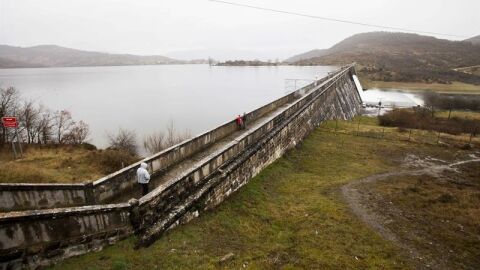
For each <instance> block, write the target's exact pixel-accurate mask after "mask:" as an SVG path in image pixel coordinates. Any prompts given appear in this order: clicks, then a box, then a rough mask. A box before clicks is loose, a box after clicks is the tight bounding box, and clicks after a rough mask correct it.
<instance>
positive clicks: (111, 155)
mask: <svg viewBox="0 0 480 270" xmlns="http://www.w3.org/2000/svg"><path fill="white" fill-rule="evenodd" d="M138 159H139V158H138V157H137V156H136V155H132V154H130V153H128V152H126V151H123V150H113V149H107V150H101V151H92V153H91V156H90V160H92V161H94V162H95V163H96V164H99V165H100V167H101V169H102V171H103V173H105V174H109V173H113V172H115V171H118V170H120V169H122V168H123V167H125V166H128V165H130V164H132V163H134V162H136V161H138Z"/></svg>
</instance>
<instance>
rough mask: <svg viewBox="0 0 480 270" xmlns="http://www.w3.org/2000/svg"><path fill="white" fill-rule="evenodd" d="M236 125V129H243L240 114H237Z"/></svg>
mask: <svg viewBox="0 0 480 270" xmlns="http://www.w3.org/2000/svg"><path fill="white" fill-rule="evenodd" d="M236 121H237V127H238V129H243V119H242V117H241V116H240V114H239V115H238V116H237V120H236Z"/></svg>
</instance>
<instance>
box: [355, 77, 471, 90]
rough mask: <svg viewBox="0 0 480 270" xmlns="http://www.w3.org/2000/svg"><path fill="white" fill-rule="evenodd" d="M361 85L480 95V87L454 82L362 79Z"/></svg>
mask: <svg viewBox="0 0 480 270" xmlns="http://www.w3.org/2000/svg"><path fill="white" fill-rule="evenodd" d="M360 81H361V84H362V86H363V88H365V89H371V88H379V89H384V90H388V89H392V90H406V91H427V90H429V91H435V92H438V93H449V94H480V85H474V84H466V83H461V82H453V83H451V84H440V83H417V82H384V81H370V80H368V79H361V80H360Z"/></svg>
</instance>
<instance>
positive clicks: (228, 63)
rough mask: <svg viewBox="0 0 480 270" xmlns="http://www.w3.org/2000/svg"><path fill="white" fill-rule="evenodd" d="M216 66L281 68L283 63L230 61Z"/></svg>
mask: <svg viewBox="0 0 480 270" xmlns="http://www.w3.org/2000/svg"><path fill="white" fill-rule="evenodd" d="M215 65H216V66H279V65H282V62H279V61H278V60H276V61H275V62H272V61H267V62H265V61H260V60H251V61H249V60H228V61H225V62H220V63H217V64H215Z"/></svg>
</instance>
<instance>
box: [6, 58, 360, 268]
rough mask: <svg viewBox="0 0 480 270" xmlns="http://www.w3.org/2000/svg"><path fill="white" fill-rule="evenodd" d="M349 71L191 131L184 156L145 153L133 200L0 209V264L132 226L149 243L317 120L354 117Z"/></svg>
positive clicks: (79, 248)
mask: <svg viewBox="0 0 480 270" xmlns="http://www.w3.org/2000/svg"><path fill="white" fill-rule="evenodd" d="M354 72H355V70H354V69H353V67H345V68H343V69H341V70H340V71H338V72H336V73H333V74H331V75H330V76H328V77H326V78H324V79H322V80H321V81H320V82H317V85H315V84H312V85H310V86H309V87H307V90H309V91H305V89H304V92H306V94H305V95H299V92H296V93H292V94H290V95H288V96H286V97H283V98H281V99H279V100H280V101H279V100H277V101H274V102H272V103H270V104H268V105H266V106H264V107H262V108H260V109H257V110H255V111H253V112H251V113H250V114H249V115H250V116H249V117H250V118H249V119H251V120H250V121H248V128H247V129H246V130H241V131H238V130H237V128H236V126H235V128H234V130H233V131H231V132H230V133H228V132H224V131H225V130H228V129H229V128H230V125H231V123H233V124H235V123H234V122H228V123H227V124H225V125H223V126H221V127H219V128H220V129H221V128H222V127H223V128H226V129H224V130H223V131H221V132H220V131H218V132H219V133H218V134H217V135H215V136H216V137H215V136H213V137H215V138H214V139H212V136H211V135H209V136H207V135H205V134H214V133H210V132H207V133H205V134H203V135H200V136H198V137H196V138H197V139H198V138H203V140H204V141H203V143H202V144H198V145H197V144H194V145H196V146H191V147H193V148H195V147H203V150H201V151H200V150H199V151H197V152H195V153H193V152H192V153H190V154H188V155H186V154H185V153H186V151H187V150H185V149H186V148H183V150H182V147H185V143H182V144H180V145H177V146H174V147H173V148H170V149H167V150H166V151H164V152H161V153H159V154H157V155H155V156H153V157H151V158H148V159H146V161H148V162H149V165H150V166H151V167H152V168H153V169H154V171H155V173H154V175H155V179H154V180H152V181H153V184H154V185H155V186H156V188H155V189H154V190H153V191H152V192H150V193H149V194H147V195H146V196H144V197H142V198H140V199H138V200H136V199H133V200H131V201H130V202H129V203H128V204H127V203H120V204H112V205H98V206H84V207H76V208H72V207H70V208H63V209H60V208H59V209H53V210H48V209H45V210H35V211H24V212H10V213H3V214H0V248H1V251H0V269H2V268H3V269H7V268H8V269H17V268H20V267H22V266H25V267H27V268H33V267H34V266H35V265H46V264H48V263H51V262H54V261H56V260H59V259H62V258H64V257H69V256H73V255H77V254H81V253H84V252H87V251H89V250H95V249H99V248H101V247H102V246H104V245H107V244H111V243H113V242H115V241H117V240H118V239H121V238H122V237H125V236H127V235H129V234H131V233H133V232H135V233H137V234H138V235H139V236H140V241H139V245H147V244H149V243H151V242H152V241H154V240H155V239H156V238H157V237H159V236H161V235H162V233H163V232H164V231H165V230H168V229H170V228H173V227H175V226H176V225H178V224H180V223H184V222H187V221H188V220H190V219H192V218H194V217H196V216H198V215H199V214H201V213H202V212H203V211H205V210H207V209H209V208H211V207H214V206H215V205H217V204H219V203H220V202H222V201H223V200H224V199H225V198H226V197H228V196H229V195H230V194H231V193H232V192H234V191H236V190H238V189H239V188H240V187H241V186H242V185H244V184H246V183H247V182H248V180H250V179H251V178H252V177H253V176H255V175H256V174H257V173H258V172H260V171H261V170H262V169H263V168H264V167H265V166H267V165H268V164H270V163H271V162H273V161H274V160H275V159H277V158H278V157H280V156H281V155H282V154H283V153H284V152H285V151H286V150H287V149H289V148H291V147H293V146H294V145H296V144H297V143H298V142H300V141H301V140H302V139H303V138H304V137H305V136H306V135H307V134H308V133H309V132H310V131H311V130H313V129H314V128H315V127H316V126H317V125H319V124H320V123H321V122H322V121H324V120H327V119H332V118H342V119H349V118H351V117H353V116H354V115H355V114H356V113H357V111H358V110H359V108H360V103H361V101H360V96H359V94H358V92H357V89H356V87H355V85H354V83H353V80H352V75H353V74H354ZM219 128H217V129H219ZM205 136H207V137H209V138H208V139H207V137H205ZM197 139H195V138H194V139H193V140H197ZM198 140H199V139H198ZM187 143H188V142H187ZM182 145H183V146H182ZM200 145H203V146H200ZM205 145H208V146H205ZM193 148H192V149H193ZM197 149H198V148H197ZM188 151H193V150H188ZM188 151H187V152H188ZM182 153H183V154H182ZM165 155H166V156H169V155H171V156H170V157H169V158H166V157H165ZM185 156H187V157H189V158H185ZM173 160H176V161H175V162H174V161H173ZM136 167H137V164H134V165H132V166H130V167H127V168H125V169H123V170H121V171H119V172H117V173H115V174H112V175H110V176H108V177H106V178H104V179H101V180H99V181H97V182H96V183H93V184H92V186H93V188H92V189H91V192H89V193H88V194H85V198H86V199H85V201H88V200H92V197H93V198H94V200H95V201H97V202H98V201H102V200H112V199H114V198H115V196H112V194H114V195H115V194H119V193H118V192H120V191H122V190H124V191H125V190H128V187H127V186H128V185H131V186H133V184H131V183H130V182H132V181H134V180H132V179H134V171H135V170H136ZM121 181H125V182H126V183H127V184H125V185H126V186H123V187H122V185H123V183H122V182H121ZM112 183H114V184H112ZM133 183H134V182H133ZM95 185H96V186H97V187H98V186H102V185H103V186H108V185H116V186H117V189H116V191H115V192H113V193H111V194H110V195H108V194H107V193H106V191H105V192H103V193H101V192H100V193H98V192H97V195H98V194H103V195H101V196H104V197H101V196H96V197H95ZM110 187H111V186H110ZM129 197H130V196H126V197H124V198H121V200H126V199H127V198H129ZM100 198H103V199H100ZM107 198H108V199H107ZM90 202H91V201H90ZM55 232H56V233H55Z"/></svg>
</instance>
